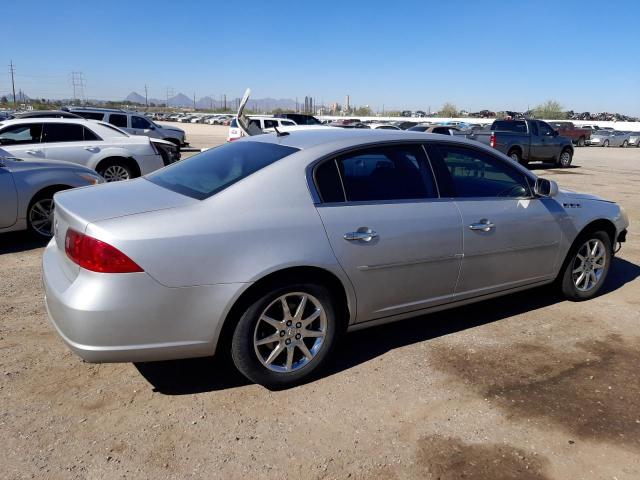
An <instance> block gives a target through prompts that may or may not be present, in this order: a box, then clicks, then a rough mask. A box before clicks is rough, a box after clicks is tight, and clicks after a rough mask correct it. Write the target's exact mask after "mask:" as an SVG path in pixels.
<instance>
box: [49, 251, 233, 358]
mask: <svg viewBox="0 0 640 480" xmlns="http://www.w3.org/2000/svg"><path fill="white" fill-rule="evenodd" d="M60 254H61V253H60V250H59V249H58V248H57V246H56V243H55V240H52V241H51V242H50V243H49V245H48V246H47V248H46V249H45V252H44V255H43V265H42V267H43V283H44V290H45V304H46V307H47V313H48V315H49V318H50V320H51V322H52V324H53V326H54V327H55V328H56V330H57V331H58V333H59V334H60V336H61V337H62V339H63V340H64V342H65V343H66V344H67V345H68V346H69V348H70V349H71V350H72V351H73V352H75V353H76V354H77V355H79V356H80V357H82V358H83V359H84V360H86V361H88V362H137V361H152V360H169V359H177V358H187V357H199V356H208V355H213V353H215V346H216V343H217V339H218V335H219V332H220V328H221V324H222V322H221V319H224V318H225V316H226V313H227V311H228V310H227V309H228V307H229V306H230V305H231V304H232V303H233V301H234V299H235V298H236V297H237V295H239V292H240V291H241V290H242V286H243V285H244V284H219V285H208V286H201V287H185V288H169V287H165V286H164V285H161V284H160V283H158V282H157V281H156V280H154V279H153V278H152V277H151V276H149V275H148V274H147V273H144V272H142V273H125V274H104V273H95V272H90V271H88V270H84V269H80V272H79V274H78V276H77V277H76V278H75V279H73V280H69V278H68V277H67V276H66V275H65V274H64V272H63V270H62V268H61V261H62V259H61V258H60ZM62 254H63V255H64V253H62Z"/></svg>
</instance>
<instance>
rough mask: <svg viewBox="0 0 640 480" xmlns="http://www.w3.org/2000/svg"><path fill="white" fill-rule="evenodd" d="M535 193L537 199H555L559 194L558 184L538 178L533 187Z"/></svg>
mask: <svg viewBox="0 0 640 480" xmlns="http://www.w3.org/2000/svg"><path fill="white" fill-rule="evenodd" d="M533 193H534V194H535V195H536V196H537V197H555V196H556V194H557V193H558V184H557V183H556V182H554V181H553V180H547V179H546V178H539V177H538V178H536V183H535V185H534V186H533Z"/></svg>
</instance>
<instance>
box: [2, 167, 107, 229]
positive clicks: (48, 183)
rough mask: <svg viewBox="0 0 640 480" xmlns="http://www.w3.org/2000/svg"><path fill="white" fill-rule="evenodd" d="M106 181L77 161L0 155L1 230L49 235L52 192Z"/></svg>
mask: <svg viewBox="0 0 640 480" xmlns="http://www.w3.org/2000/svg"><path fill="white" fill-rule="evenodd" d="M103 181H104V180H103V178H102V177H101V176H100V175H98V174H97V173H96V172H95V171H93V170H90V169H89V168H86V167H83V166H81V165H77V164H75V163H67V162H60V161H56V160H20V159H17V158H10V157H0V233H2V232H9V231H16V230H29V231H31V232H32V233H34V234H35V235H37V236H42V237H50V236H51V215H52V212H53V195H54V194H55V193H56V192H59V191H60V190H65V189H67V188H74V187H85V186H87V185H93V184H96V183H102V182H103Z"/></svg>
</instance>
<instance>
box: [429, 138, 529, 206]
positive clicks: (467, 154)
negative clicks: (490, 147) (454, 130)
mask: <svg viewBox="0 0 640 480" xmlns="http://www.w3.org/2000/svg"><path fill="white" fill-rule="evenodd" d="M428 148H429V156H430V158H431V160H432V161H434V168H435V170H436V172H437V175H438V185H439V186H440V189H441V191H443V190H444V191H445V192H447V194H448V195H451V196H453V197H516V198H520V197H528V196H530V190H529V184H528V182H527V179H526V177H525V174H524V173H522V172H519V171H518V170H517V169H515V168H512V167H511V166H509V165H507V164H506V163H505V162H503V161H502V160H500V159H498V158H496V157H494V156H492V155H490V154H488V153H485V152H482V151H480V150H476V149H473V148H468V147H464V146H460V145H447V144H434V145H431V146H429V147H428ZM432 153H433V155H432Z"/></svg>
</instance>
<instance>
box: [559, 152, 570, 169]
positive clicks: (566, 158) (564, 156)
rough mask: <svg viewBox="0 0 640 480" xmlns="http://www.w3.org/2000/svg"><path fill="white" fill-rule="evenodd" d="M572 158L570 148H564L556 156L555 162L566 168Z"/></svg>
mask: <svg viewBox="0 0 640 480" xmlns="http://www.w3.org/2000/svg"><path fill="white" fill-rule="evenodd" d="M572 160H573V155H572V154H571V150H569V149H568V148H565V149H564V150H562V152H561V153H560V156H559V157H558V161H557V162H556V163H557V165H558V166H559V167H562V168H567V167H569V166H570V165H571V161H572Z"/></svg>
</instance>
